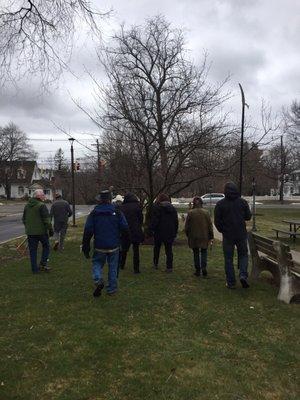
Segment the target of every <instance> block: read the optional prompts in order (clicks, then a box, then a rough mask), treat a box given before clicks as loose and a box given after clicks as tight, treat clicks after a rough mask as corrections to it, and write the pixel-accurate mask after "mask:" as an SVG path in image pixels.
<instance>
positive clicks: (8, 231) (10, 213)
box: [0, 203, 94, 244]
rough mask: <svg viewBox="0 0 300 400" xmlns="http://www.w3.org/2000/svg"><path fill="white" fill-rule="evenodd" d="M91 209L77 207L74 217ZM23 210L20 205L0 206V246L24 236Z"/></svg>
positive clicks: (82, 206)
mask: <svg viewBox="0 0 300 400" xmlns="http://www.w3.org/2000/svg"><path fill="white" fill-rule="evenodd" d="M93 207H94V206H87V205H77V206H76V217H77V218H78V217H82V216H85V215H87V214H88V213H89V212H90V210H91V209H92V208H93ZM49 208H50V207H49ZM23 209H24V204H22V203H20V204H13V205H7V206H6V205H3V206H0V244H1V243H3V242H6V241H7V240H10V239H14V238H16V237H18V236H21V235H24V233H25V232H24V225H23V223H22V213H23ZM4 215H6V216H4ZM70 221H71V218H70Z"/></svg>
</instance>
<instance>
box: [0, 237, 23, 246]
mask: <svg viewBox="0 0 300 400" xmlns="http://www.w3.org/2000/svg"><path fill="white" fill-rule="evenodd" d="M24 236H26V235H21V236H17V237H14V238H11V239H8V240H5V241H4V242H0V246H1V245H2V244H5V243H9V242H12V241H13V240H16V239H21V238H22V237H24Z"/></svg>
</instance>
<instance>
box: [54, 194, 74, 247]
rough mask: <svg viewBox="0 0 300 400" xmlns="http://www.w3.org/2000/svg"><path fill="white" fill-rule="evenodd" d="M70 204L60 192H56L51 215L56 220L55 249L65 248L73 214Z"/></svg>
mask: <svg viewBox="0 0 300 400" xmlns="http://www.w3.org/2000/svg"><path fill="white" fill-rule="evenodd" d="M72 214H73V213H72V210H71V207H70V204H69V203H68V202H67V201H66V200H64V199H63V198H62V195H61V194H60V193H56V194H55V201H54V203H53V204H52V206H51V210H50V217H51V220H52V219H53V220H54V240H55V242H54V246H53V250H63V248H64V240H65V236H66V233H67V229H68V220H69V217H71V216H72Z"/></svg>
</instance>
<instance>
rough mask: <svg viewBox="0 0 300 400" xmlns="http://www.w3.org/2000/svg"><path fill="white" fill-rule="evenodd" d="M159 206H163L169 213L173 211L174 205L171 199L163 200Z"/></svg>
mask: <svg viewBox="0 0 300 400" xmlns="http://www.w3.org/2000/svg"><path fill="white" fill-rule="evenodd" d="M158 206H159V207H162V208H163V209H164V210H165V211H166V212H167V213H169V212H172V211H173V209H174V207H173V205H172V204H171V203H170V202H169V201H162V202H161V203H159V205H158Z"/></svg>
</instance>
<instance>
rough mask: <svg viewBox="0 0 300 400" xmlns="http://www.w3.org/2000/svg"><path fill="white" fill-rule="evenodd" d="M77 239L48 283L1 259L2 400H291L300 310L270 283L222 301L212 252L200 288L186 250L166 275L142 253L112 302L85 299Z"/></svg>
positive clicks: (219, 265)
mask: <svg viewBox="0 0 300 400" xmlns="http://www.w3.org/2000/svg"><path fill="white" fill-rule="evenodd" d="M268 211H269V210H268ZM264 214H266V213H265V210H264ZM80 234H81V227H79V228H77V230H74V229H73V230H71V229H69V240H68V241H67V243H66V249H65V251H64V253H61V254H59V253H52V254H51V266H52V267H53V269H52V272H51V273H49V274H46V273H43V274H40V275H35V276H33V275H32V274H31V273H30V266H29V262H28V260H25V259H22V260H20V259H17V258H14V257H15V256H13V248H9V251H10V253H9V254H10V256H9V257H7V258H6V259H5V260H4V259H3V258H2V261H1V267H0V279H1V294H0V296H1V305H2V307H1V314H0V316H1V318H0V321H1V326H0V329H1V330H0V332H1V333H0V357H1V364H0V399H1V400H10V399H11V400H21V399H22V400H23V399H28V400H56V399H57V400H58V399H59V400H98V399H99V400H100V399H105V400H117V399H120V400H121V399H122V400H127V399H128V400H140V399H143V400H144V399H149V400H152V399H153V400H154V399H157V400H166V399H168V400H177V399H178V400H193V399H201V400H202V399H204V400H206V399H207V400H214V399H220V400H221V399H222V400H260V399H267V400H279V399H280V400H293V399H295V400H296V399H297V400H298V399H299V350H300V349H299V327H300V326H299V305H297V304H292V305H287V304H284V303H281V302H279V301H278V300H277V298H276V296H277V292H278V289H277V288H276V287H275V286H274V285H273V284H272V280H271V279H270V278H269V277H268V276H265V277H263V278H261V279H260V280H259V281H258V282H257V283H255V284H252V285H251V287H250V289H248V290H244V289H240V288H239V289H237V290H235V291H230V290H228V289H226V288H225V282H224V272H223V261H222V254H221V246H220V245H219V244H216V245H215V246H214V248H213V250H212V252H210V253H209V268H208V271H209V276H208V278H207V279H204V278H196V277H194V276H193V274H192V273H193V268H192V254H191V252H190V250H189V249H188V248H187V247H185V246H177V247H176V248H175V251H174V252H175V254H174V258H175V266H174V273H173V274H165V273H164V258H163V257H162V258H161V263H160V269H159V270H158V271H155V270H153V269H151V259H152V249H151V247H150V246H143V247H142V255H141V259H142V262H141V270H142V274H140V275H139V276H137V275H134V274H133V273H132V267H131V261H132V259H131V257H129V259H128V262H127V268H126V270H125V271H122V272H121V274H120V281H119V289H120V290H119V292H118V294H117V295H116V296H114V297H110V296H107V295H106V294H105V293H103V295H102V296H101V297H100V298H98V299H94V298H93V296H92V291H93V284H92V280H91V268H90V262H89V261H88V260H85V259H84V258H83V257H82V255H81V254H79V244H80ZM4 253H5V251H4V250H3V249H2V253H1V254H2V257H3V255H4Z"/></svg>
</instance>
